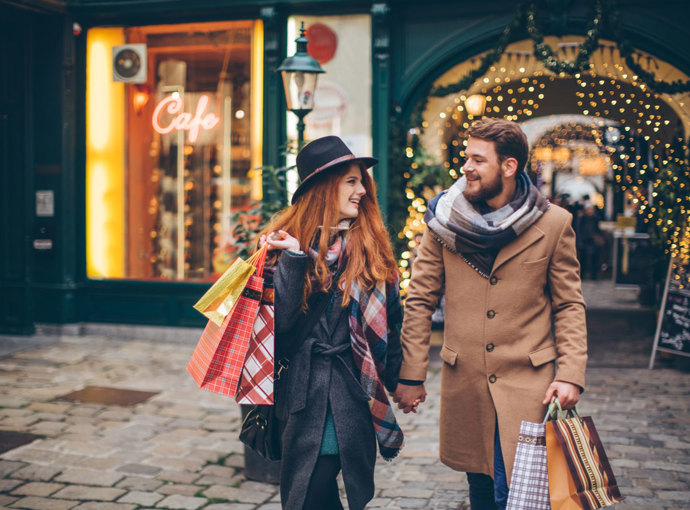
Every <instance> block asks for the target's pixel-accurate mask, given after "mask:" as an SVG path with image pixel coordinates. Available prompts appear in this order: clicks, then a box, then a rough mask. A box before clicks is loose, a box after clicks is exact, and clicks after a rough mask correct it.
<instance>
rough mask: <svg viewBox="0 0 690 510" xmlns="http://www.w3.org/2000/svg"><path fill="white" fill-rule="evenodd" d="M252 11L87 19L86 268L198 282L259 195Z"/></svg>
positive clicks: (258, 36)
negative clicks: (101, 24)
mask: <svg viewBox="0 0 690 510" xmlns="http://www.w3.org/2000/svg"><path fill="white" fill-rule="evenodd" d="M262 40H263V33H262V27H261V24H260V22H257V21H232V22H214V23H194V24H184V25H157V26H143V27H134V28H94V29H91V30H89V32H88V42H87V47H88V50H87V137H86V146H87V151H86V154H87V155H86V181H87V197H86V200H87V219H86V221H87V232H86V235H87V239H86V241H87V242H86V245H87V276H88V277H89V278H126V279H136V280H178V281H179V280H207V279H212V278H214V276H217V275H218V274H220V273H221V272H222V271H223V270H224V269H225V268H226V267H228V266H229V263H230V262H231V261H232V259H233V253H232V252H233V243H232V241H233V235H232V229H233V225H232V222H231V216H232V215H233V214H234V213H236V212H237V211H242V210H246V209H248V208H249V204H250V202H251V201H252V200H259V199H261V177H260V173H259V171H258V168H259V167H260V166H261V150H262V148H261V143H262V141H261V119H262V112H261V105H262V97H261V90H262V76H261V72H262V69H263V62H262V56H263V48H262V47H261V44H262Z"/></svg>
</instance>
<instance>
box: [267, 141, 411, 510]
mask: <svg viewBox="0 0 690 510" xmlns="http://www.w3.org/2000/svg"><path fill="white" fill-rule="evenodd" d="M375 163H376V160H375V159H374V158H357V157H355V156H354V155H353V154H352V153H351V152H350V150H349V149H348V148H347V147H346V146H345V144H344V143H343V142H342V140H340V138H338V137H336V136H327V137H323V138H319V139H317V140H314V141H313V142H311V143H310V144H308V145H307V146H305V147H304V149H302V151H301V152H300V153H299V154H298V156H297V170H298V173H299V175H300V180H301V184H300V186H299V187H298V188H297V190H296V191H295V194H294V195H293V197H292V206H291V207H289V208H287V209H285V210H283V211H282V212H281V213H279V214H278V215H277V216H276V217H275V218H274V219H273V221H272V222H271V223H270V224H269V225H268V226H267V227H266V228H265V229H264V231H263V232H262V235H261V237H260V241H259V243H260V245H262V246H263V244H264V243H268V245H269V249H270V250H272V251H270V252H269V258H268V261H267V265H268V266H269V267H272V268H273V282H274V287H275V327H276V351H277V356H276V359H278V358H279V357H280V356H285V353H289V354H288V355H287V358H288V359H289V360H290V364H289V369H288V376H287V380H286V381H285V380H283V381H280V384H287V387H286V391H285V394H286V395H287V396H286V398H285V400H286V402H278V400H279V397H276V399H277V405H281V404H282V405H285V404H286V405H287V411H288V412H289V414H288V417H287V421H286V425H285V430H284V433H283V436H282V448H283V451H282V465H281V476H280V493H281V501H282V505H283V508H285V509H289V510H302V509H307V510H320V509H328V510H330V509H342V508H343V506H342V504H341V502H340V498H339V496H338V486H337V483H336V476H337V474H338V472H339V471H340V470H341V469H342V473H343V480H344V483H345V492H346V494H347V501H348V505H349V508H350V509H351V510H358V509H362V508H364V507H365V505H366V504H367V502H369V501H370V500H371V498H372V497H373V495H374V464H375V461H376V445H377V442H378V446H379V451H380V452H381V454H382V456H383V457H384V458H385V459H387V460H390V459H392V458H393V457H395V456H396V455H397V453H398V452H399V451H400V448H402V444H403V435H402V431H401V430H400V428H399V427H398V425H397V423H396V421H395V416H394V415H393V410H392V408H391V406H390V404H389V402H388V397H387V395H386V390H385V388H388V390H389V391H393V390H394V389H395V387H396V385H397V377H398V372H399V370H400V363H401V359H402V353H401V349H400V340H399V336H398V332H399V326H400V322H401V309H400V298H399V295H398V290H397V281H398V279H397V268H396V262H395V259H394V257H393V252H392V249H391V245H390V241H389V239H388V235H387V233H386V229H385V227H384V225H383V221H382V219H381V214H380V212H379V210H378V205H377V201H376V192H375V187H374V182H373V180H372V179H371V177H370V176H369V174H368V173H367V171H366V169H367V168H369V167H371V166H372V165H374V164H375ZM310 314H314V315H313V316H311V317H310ZM305 324H306V327H305ZM311 325H313V326H311ZM305 329H306V330H307V331H304V330H305ZM298 332H299V333H298ZM384 385H385V388H384Z"/></svg>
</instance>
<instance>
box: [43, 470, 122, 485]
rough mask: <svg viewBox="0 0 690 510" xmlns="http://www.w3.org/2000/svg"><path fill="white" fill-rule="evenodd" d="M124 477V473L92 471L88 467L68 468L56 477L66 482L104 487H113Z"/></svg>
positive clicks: (57, 479) (57, 480)
mask: <svg viewBox="0 0 690 510" xmlns="http://www.w3.org/2000/svg"><path fill="white" fill-rule="evenodd" d="M123 478H124V475H123V474H122V473H113V472H108V471H90V470H87V469H67V470H65V471H64V472H63V473H61V474H60V475H59V476H58V477H56V478H55V481H56V482H64V483H77V484H83V485H99V486H103V487H112V486H113V485H115V484H116V483H117V482H118V481H120V480H122V479H123Z"/></svg>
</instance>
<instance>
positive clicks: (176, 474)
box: [156, 470, 200, 483]
mask: <svg viewBox="0 0 690 510" xmlns="http://www.w3.org/2000/svg"><path fill="white" fill-rule="evenodd" d="M199 477H200V475H199V473H192V472H189V471H172V470H165V471H162V472H160V473H158V474H157V475H156V478H157V479H158V480H165V481H167V482H173V483H193V482H194V480H198V479H199Z"/></svg>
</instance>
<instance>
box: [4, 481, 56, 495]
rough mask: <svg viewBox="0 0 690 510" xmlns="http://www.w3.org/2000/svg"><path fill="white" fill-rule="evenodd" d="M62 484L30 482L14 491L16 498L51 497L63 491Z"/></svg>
mask: <svg viewBox="0 0 690 510" xmlns="http://www.w3.org/2000/svg"><path fill="white" fill-rule="evenodd" d="M64 486H65V485H64V484H62V483H46V482H29V483H26V484H24V485H22V486H21V487H17V488H16V489H14V490H13V491H12V494H13V495H14V496H50V495H51V494H53V493H54V492H57V491H58V490H60V489H62V488H63V487H64Z"/></svg>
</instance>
